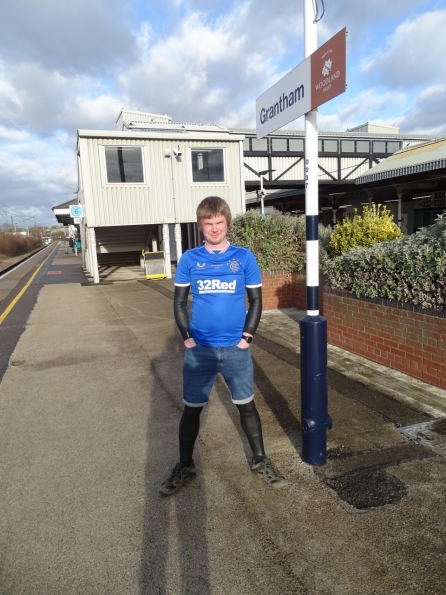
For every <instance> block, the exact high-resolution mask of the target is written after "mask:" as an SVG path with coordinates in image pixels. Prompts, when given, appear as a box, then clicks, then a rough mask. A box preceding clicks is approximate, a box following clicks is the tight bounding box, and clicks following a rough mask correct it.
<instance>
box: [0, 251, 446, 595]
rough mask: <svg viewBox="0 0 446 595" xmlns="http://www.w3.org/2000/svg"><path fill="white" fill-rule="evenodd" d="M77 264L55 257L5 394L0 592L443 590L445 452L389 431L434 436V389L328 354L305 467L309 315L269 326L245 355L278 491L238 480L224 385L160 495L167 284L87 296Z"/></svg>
mask: <svg viewBox="0 0 446 595" xmlns="http://www.w3.org/2000/svg"><path fill="white" fill-rule="evenodd" d="M76 263H77V266H78V267H79V270H78V273H79V274H78V276H77V277H76V275H75V274H74V269H73V267H74V268H76ZM80 266H81V265H80V259H79V258H78V257H74V256H72V255H70V254H64V251H63V250H59V251H58V252H57V254H56V255H55V259H54V260H53V261H49V262H48V265H47V266H46V267H45V269H42V274H41V275H40V276H39V278H37V279H36V282H37V283H40V284H41V285H42V289H41V291H40V294H39V297H38V300H37V304H36V306H35V308H34V310H33V312H32V314H31V316H30V318H29V320H28V322H27V326H26V330H25V332H24V333H23V334H22V336H21V338H20V341H19V343H18V344H17V346H16V348H15V350H14V352H13V354H12V356H11V359H10V365H9V368H8V369H7V371H6V372H5V375H4V377H3V380H2V383H1V385H0V491H1V493H2V498H1V499H0V560H1V572H0V593H2V594H3V593H5V594H8V595H16V594H18V593H26V594H27V595H33V594H42V593H45V594H64V595H65V594H70V595H71V594H95V595H96V594H102V593H104V594H107V595H110V594H117V595H118V594H119V595H122V594H126V595H127V594H129V595H130V594H153V595H155V594H166V595H170V594H171V595H177V594H180V593H181V594H186V593H190V594H194V595H201V594H203V595H220V594H221V595H232V594H234V595H235V594H237V595H245V594H246V595H251V594H252V595H262V594H265V595H270V594H271V593H280V594H290V595H299V594H311V595H325V594H326V595H332V594H333V595H368V594H370V595H372V594H373V595H381V594H382V595H388V594H390V593H397V594H400V593H401V594H403V593H404V594H406V593H410V594H411V595H418V594H419V595H421V594H423V595H425V594H429V593H431V594H435V595H439V594H440V593H443V592H444V570H445V555H446V553H445V549H444V543H445V542H446V514H445V513H446V504H445V502H446V482H445V471H446V457H445V456H442V454H440V453H439V452H438V451H436V450H434V449H432V448H429V447H428V446H426V445H425V444H423V443H422V441H421V440H419V439H418V435H417V434H413V436H412V438H409V437H408V436H407V435H406V434H404V433H403V432H402V431H401V430H402V429H404V428H407V427H414V426H417V424H430V423H438V424H441V423H443V422H442V419H443V418H444V415H445V409H444V397H445V395H444V391H437V389H433V387H429V386H427V385H426V386H423V387H421V386H417V385H416V383H415V381H413V380H412V379H409V378H398V377H396V376H395V375H393V374H389V373H388V371H387V372H386V369H383V370H379V369H376V370H374V369H373V366H372V367H370V366H369V365H368V364H367V365H366V363H364V368H362V364H361V362H360V361H359V360H357V359H355V358H353V357H352V356H351V355H349V354H347V353H346V352H340V353H336V351H333V350H332V349H331V348H330V350H329V360H330V364H329V366H330V367H329V372H328V386H329V411H330V415H331V416H332V418H333V429H332V430H330V431H329V432H328V434H327V437H328V460H327V465H325V466H323V467H318V468H313V467H310V466H308V465H306V464H304V463H303V462H302V459H301V456H300V455H301V442H300V421H299V420H300V386H299V381H300V372H299V360H300V356H299V352H298V351H299V348H298V345H299V340H298V328H299V327H298V323H297V320H298V318H299V316H301V314H302V313H300V312H298V311H292V310H289V311H280V312H279V311H276V312H270V313H265V314H264V315H263V316H262V321H261V324H260V328H259V332H258V333H257V334H256V337H255V342H254V343H253V345H252V353H253V359H254V365H255V378H256V386H255V391H256V402H257V406H258V409H259V411H260V415H261V418H262V423H263V427H264V434H265V443H266V448H267V451H268V454H269V455H270V456H271V457H272V458H273V459H274V460H275V461H276V463H277V465H278V467H279V468H280V470H281V471H282V472H283V473H284V475H286V477H287V478H288V479H289V482H290V484H289V486H288V487H287V488H285V489H284V490H281V491H274V490H271V489H270V488H269V487H268V486H267V485H266V484H265V483H264V482H263V481H262V480H261V479H260V478H257V477H254V476H253V475H252V474H251V473H250V471H249V449H248V446H247V443H246V440H245V439H244V437H243V433H242V431H241V429H240V425H239V420H238V414H237V411H236V409H235V407H234V406H233V405H232V403H231V401H230V397H229V394H228V391H227V388H226V386H225V385H224V383H223V382H222V381H220V380H218V381H217V382H216V385H215V388H214V390H213V393H212V396H211V402H210V405H209V407H208V408H207V409H206V410H205V412H204V413H203V419H202V425H201V430H200V436H199V440H198V443H197V448H196V455H195V462H196V465H197V469H198V476H197V479H196V480H194V481H193V482H191V483H190V484H188V485H187V486H185V488H184V489H183V490H182V491H181V492H179V493H178V494H177V495H176V496H175V497H172V498H162V497H161V496H160V495H159V494H158V487H159V485H160V483H161V482H162V480H163V479H164V477H165V475H166V473H168V471H169V469H170V468H171V467H172V466H173V465H174V463H175V462H176V460H177V429H178V421H179V418H180V415H181V410H182V404H181V363H182V355H183V346H182V341H181V338H180V337H179V334H178V332H177V330H176V328H175V323H174V320H173V314H172V296H173V294H172V282H171V281H162V282H150V281H145V280H144V279H143V278H142V279H141V278H137V279H133V280H124V279H122V276H123V271H120V275H121V279H120V280H115V281H113V277H112V275H110V276H109V277H108V279H107V281H108V283H106V284H103V285H92V284H88V283H85V282H83V283H81V282H79V280H81V279H82V278H83V276H82V274H81V268H80ZM56 270H61V271H66V272H67V275H68V276H67V277H66V278H65V273H64V272H62V273H61V274H51V272H52V271H56ZM68 273H69V274H68ZM135 274H136V273H135ZM339 351H340V350H339ZM360 364H361V365H360ZM421 384H422V383H421ZM414 387H415V389H414ZM410 389H411V390H412V392H410V393H409V390H410ZM421 389H423V391H424V392H423V396H422V398H419V393H420V392H421ZM443 425H444V424H443ZM423 427H424V426H423ZM437 429H438V430H439V432H440V435H441V431H443V430H442V426H441V425H439V426H438V428H437Z"/></svg>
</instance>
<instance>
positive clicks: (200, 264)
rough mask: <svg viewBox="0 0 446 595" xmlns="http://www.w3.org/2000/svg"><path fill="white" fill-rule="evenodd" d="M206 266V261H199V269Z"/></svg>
mask: <svg viewBox="0 0 446 595" xmlns="http://www.w3.org/2000/svg"><path fill="white" fill-rule="evenodd" d="M205 266H206V263H205V262H197V269H204V267H205Z"/></svg>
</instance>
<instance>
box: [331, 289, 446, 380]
mask: <svg viewBox="0 0 446 595" xmlns="http://www.w3.org/2000/svg"><path fill="white" fill-rule="evenodd" d="M324 317H325V318H326V319H327V329H328V342H329V343H331V344H332V345H337V346H338V347H341V348H342V349H346V350H348V351H351V352H353V353H356V354H358V355H361V356H363V357H366V358H368V359H370V360H373V361H375V362H377V363H379V364H383V365H384V366H388V367H390V368H394V369H395V370H399V371H401V372H404V373H405V374H408V375H409V376H413V377H414V378H418V379H419V380H422V381H424V382H428V383H429V384H433V385H435V386H439V387H441V388H445V389H446V339H445V337H446V312H445V311H439V310H429V311H427V310H420V309H418V308H415V307H413V306H410V305H406V304H400V303H398V302H391V301H389V300H379V299H376V300H372V299H356V298H355V297H354V296H352V295H351V294H350V293H348V292H347V291H344V290H340V289H332V288H328V287H325V288H324Z"/></svg>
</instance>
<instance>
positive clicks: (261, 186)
mask: <svg viewBox="0 0 446 595" xmlns="http://www.w3.org/2000/svg"><path fill="white" fill-rule="evenodd" d="M273 171H276V170H275V169H264V170H263V171H259V173H258V174H257V175H258V176H259V178H260V192H259V196H260V212H261V213H262V216H264V215H265V205H264V202H263V199H264V197H265V192H264V191H263V176H265V175H266V174H269V173H271V172H273Z"/></svg>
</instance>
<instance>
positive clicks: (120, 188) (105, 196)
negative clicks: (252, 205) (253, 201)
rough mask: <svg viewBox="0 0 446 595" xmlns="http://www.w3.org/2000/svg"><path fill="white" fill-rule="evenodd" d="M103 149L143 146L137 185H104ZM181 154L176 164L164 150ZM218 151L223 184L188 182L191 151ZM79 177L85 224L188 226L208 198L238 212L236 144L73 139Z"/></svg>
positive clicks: (225, 142) (237, 146)
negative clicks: (218, 199)
mask: <svg viewBox="0 0 446 595" xmlns="http://www.w3.org/2000/svg"><path fill="white" fill-rule="evenodd" d="M104 146H140V147H143V167H144V173H145V182H144V183H143V184H108V183H107V177H106V168H105V153H104ZM173 147H175V148H177V147H179V149H180V150H181V151H182V158H181V160H178V159H176V158H175V157H174V156H172V157H166V156H165V150H166V149H168V148H170V149H172V148H173ZM200 148H202V149H209V148H222V149H223V151H224V162H225V181H224V182H222V183H194V182H192V165H191V149H200ZM79 150H80V154H81V162H82V169H81V175H82V178H83V185H84V187H85V203H86V209H87V212H88V214H89V215H88V225H89V226H90V227H97V226H113V225H141V224H152V223H156V224H160V223H165V222H174V221H175V220H176V222H178V223H184V222H194V221H196V208H197V205H198V203H199V202H200V201H201V200H202V199H203V198H205V197H206V196H210V195H217V196H221V197H222V198H224V199H225V200H226V201H227V202H228V204H229V206H230V208H231V211H232V212H233V213H234V214H238V213H241V212H242V199H243V196H242V192H241V190H242V189H241V184H240V179H241V163H240V145H239V141H238V140H234V141H226V140H224V141H222V140H190V139H177V138H174V139H172V138H166V139H159V138H158V139H138V138H135V139H128V138H125V139H123V138H83V137H81V138H80V139H79Z"/></svg>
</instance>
